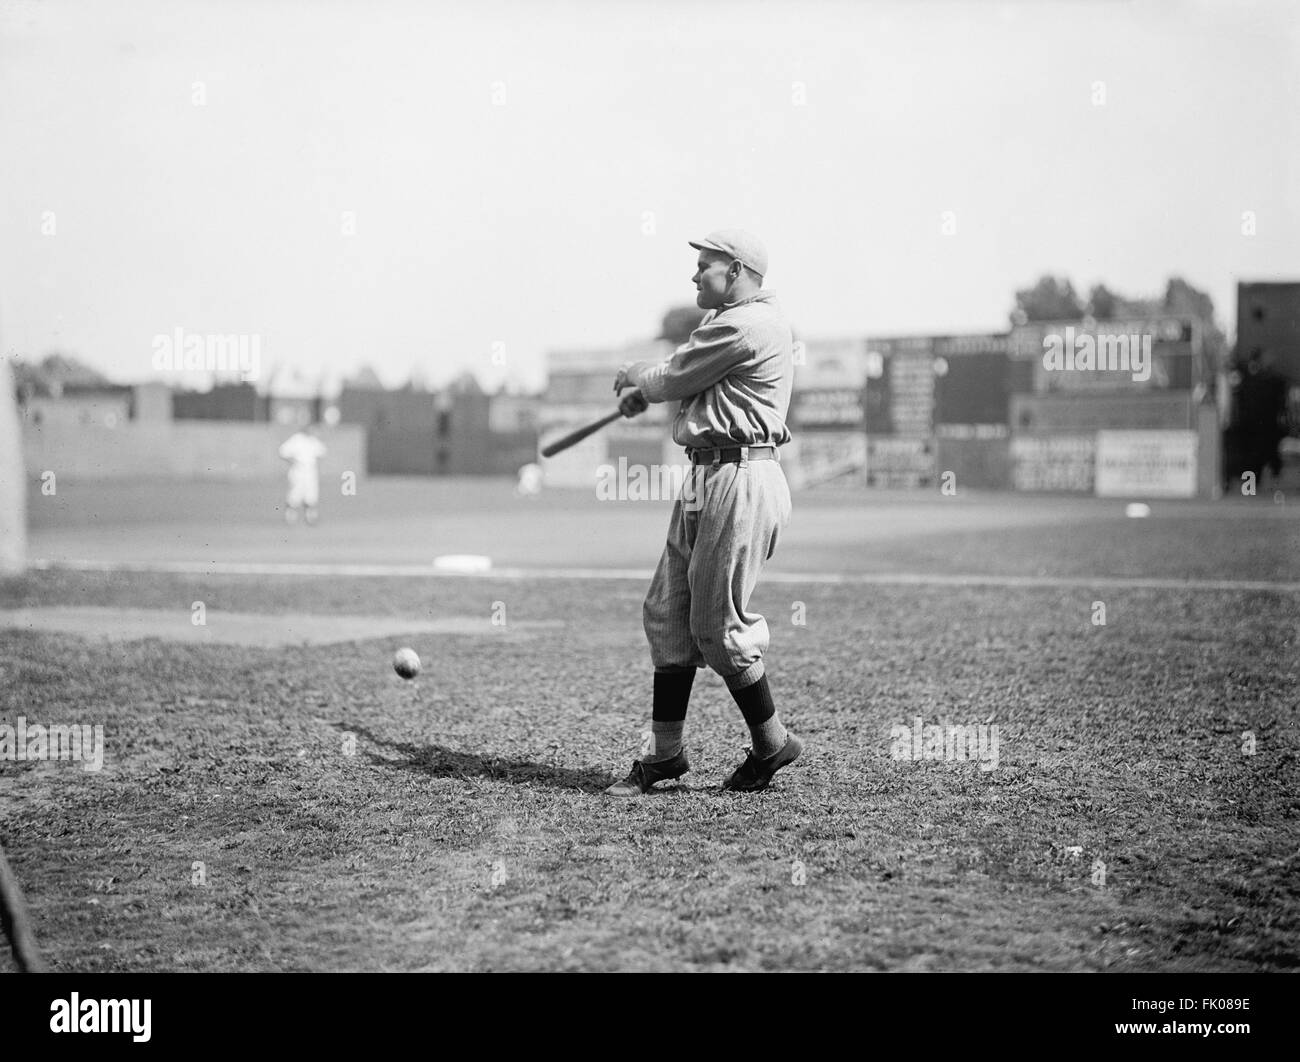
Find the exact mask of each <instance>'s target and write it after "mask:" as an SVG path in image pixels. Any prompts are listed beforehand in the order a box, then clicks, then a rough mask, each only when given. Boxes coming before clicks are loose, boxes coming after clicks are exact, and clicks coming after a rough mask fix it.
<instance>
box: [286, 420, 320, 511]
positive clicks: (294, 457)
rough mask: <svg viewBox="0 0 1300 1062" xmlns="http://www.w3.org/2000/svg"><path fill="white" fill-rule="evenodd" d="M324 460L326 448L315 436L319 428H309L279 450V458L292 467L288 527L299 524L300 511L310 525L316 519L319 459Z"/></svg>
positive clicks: (292, 436)
mask: <svg viewBox="0 0 1300 1062" xmlns="http://www.w3.org/2000/svg"><path fill="white" fill-rule="evenodd" d="M324 456H325V444H324V443H323V442H321V441H320V439H319V438H317V436H316V425H315V424H308V425H307V427H305V428H303V430H302V431H300V432H297V433H295V434H294V435H291V436H290V437H289V438H288V439H286V440H285V441H284V445H283V446H281V447H280V457H281V458H283V459H284V460H285V461H287V462H288V463H289V494H288V496H287V498H286V501H287V504H286V506H285V510H284V519H285V521H286V522H287V523H290V524H296V523H297V522H298V510H299V509H301V510H303V517H304V519H305V520H306V521H307V523H308V524H314V523H315V522H316V518H317V515H318V514H317V511H316V506H317V504H318V503H319V501H320V469H319V467H318V466H319V463H320V459H321V458H322V457H324Z"/></svg>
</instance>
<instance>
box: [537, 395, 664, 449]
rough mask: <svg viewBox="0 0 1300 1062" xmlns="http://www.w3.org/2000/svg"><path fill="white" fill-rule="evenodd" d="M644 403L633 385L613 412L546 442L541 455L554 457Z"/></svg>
mask: <svg viewBox="0 0 1300 1062" xmlns="http://www.w3.org/2000/svg"><path fill="white" fill-rule="evenodd" d="M646 405H647V403H646V400H645V398H644V397H642V395H641V391H640V389H639V388H635V387H634V388H632V390H630V391H629V392H628V393H627V394H625V395H623V396H622V397H621V398H620V399H619V400H618V409H616V410H614V412H613V413H606V414H605V415H604V416H603V417H601V418H600V419H599V420H593V421H592V422H591V423H590V424H586V425H584V426H583V427H581V428H575V429H574V430H573V431H571V432H569V434H568V435H565V436H563V437H561V438H559V439H556V440H555V442H553V443H548V444H547V445H546V446H544V447H543V448H542V456H543V457H554V456H555V455H556V454H558V453H559V452H560V451H561V450H567V449H568V448H569V447H570V446H573V445H574V444H575V443H580V442H582V440H583V439H585V438H586V437H587V436H588V435H592V434H594V433H595V432H598V431H600V429H601V428H603V427H604V426H605V425H606V424H608V423H610V422H611V421H615V420H618V418H619V417H632V416H636V414H637V413H640V412H642V411H644V410H645V408H646ZM638 407H639V408H638ZM625 408H626V409H631V410H635V412H631V413H625V412H624V409H625Z"/></svg>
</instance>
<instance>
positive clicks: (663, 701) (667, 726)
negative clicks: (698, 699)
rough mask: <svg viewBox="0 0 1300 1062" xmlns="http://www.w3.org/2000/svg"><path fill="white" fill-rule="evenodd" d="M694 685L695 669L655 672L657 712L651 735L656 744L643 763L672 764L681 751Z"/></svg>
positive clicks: (654, 715)
mask: <svg viewBox="0 0 1300 1062" xmlns="http://www.w3.org/2000/svg"><path fill="white" fill-rule="evenodd" d="M694 684H695V668H690V669H688V670H686V671H656V672H655V682H654V709H653V711H652V712H651V722H650V732H651V734H653V735H654V744H653V745H652V746H651V749H650V752H649V754H648V755H646V756H644V757H643V759H644V760H645V761H646V762H647V763H655V762H658V761H659V760H671V759H672V758H673V757H674V756H676V755H677V754H678V753H679V752H681V751H682V733H683V732H684V731H685V729H686V706H687V705H688V704H689V703H690V699H691V687H692V686H693V685H694Z"/></svg>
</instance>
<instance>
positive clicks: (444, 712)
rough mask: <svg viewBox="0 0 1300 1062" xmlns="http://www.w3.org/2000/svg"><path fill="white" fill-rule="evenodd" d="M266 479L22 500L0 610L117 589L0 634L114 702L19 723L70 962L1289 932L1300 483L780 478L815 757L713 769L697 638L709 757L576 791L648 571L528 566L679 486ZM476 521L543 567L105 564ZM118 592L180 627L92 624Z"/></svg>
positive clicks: (41, 693) (1269, 948)
mask: <svg viewBox="0 0 1300 1062" xmlns="http://www.w3.org/2000/svg"><path fill="white" fill-rule="evenodd" d="M277 502H278V489H277V487H276V486H275V485H249V486H221V487H212V486H208V487H203V488H195V487H189V488H186V489H181V490H172V489H170V488H169V489H168V490H167V491H165V492H163V491H159V490H158V489H157V488H154V487H151V486H149V485H146V484H140V485H126V486H122V487H119V488H115V489H110V488H107V487H105V486H103V485H96V486H93V487H91V486H85V487H81V486H78V485H75V484H70V485H66V486H65V485H64V484H60V485H59V493H58V495H57V496H56V497H55V498H42V497H40V496H34V497H33V499H32V502H31V522H32V536H31V545H30V553H31V555H32V557H33V558H34V559H41V560H46V561H49V562H50V564H51V566H50V567H49V568H48V569H47V570H35V571H32V572H30V573H29V574H28V575H26V576H24V577H21V578H15V579H10V580H7V581H4V582H3V583H0V609H11V610H12V609H18V608H26V609H30V608H37V607H50V606H78V607H80V608H81V609H83V610H86V609H89V608H99V609H102V610H104V611H103V613H102V616H103V622H104V624H106V628H105V630H102V631H93V630H91V631H87V630H80V631H74V630H67V631H62V632H58V631H53V632H52V631H48V630H44V631H35V630H27V629H22V628H21V627H20V628H19V629H4V630H0V721H4V722H13V720H14V718H15V717H17V716H19V715H23V716H25V717H26V718H27V719H28V720H29V721H32V722H35V721H41V722H50V723H59V722H85V723H98V724H102V725H103V727H104V733H105V747H106V752H105V758H104V766H103V769H102V770H100V771H98V772H91V771H83V770H82V769H80V767H79V766H78V765H75V764H70V763H66V762H54V763H51V762H16V763H13V762H3V761H0V823H3V826H2V827H0V829H2V831H3V832H2V834H0V840H3V842H4V845H5V848H6V850H7V852H8V855H9V858H10V861H11V863H12V864H13V866H14V869H15V870H16V872H17V874H18V875H19V877H20V879H21V880H22V882H23V885H24V888H25V890H26V893H27V898H28V902H29V905H30V907H31V909H32V915H33V921H34V928H35V932H36V935H37V938H38V939H39V941H40V943H41V945H42V948H43V951H44V953H45V955H46V957H47V959H48V960H49V962H50V963H51V965H52V966H53V967H54V968H56V969H60V970H85V971H128V970H146V971H156V970H162V971H170V970H203V971H211V970H507V969H509V970H561V969H573V970H628V969H638V970H640V969H663V970H722V969H725V970H985V969H1011V970H1145V971H1152V970H1226V971H1264V970H1283V969H1293V968H1295V967H1297V966H1298V965H1300V896H1298V895H1297V894H1298V891H1300V886H1297V882H1300V827H1298V824H1297V820H1298V818H1300V815H1298V811H1300V802H1298V801H1297V796H1296V794H1297V792H1300V787H1298V786H1297V783H1298V782H1300V777H1298V774H1300V771H1298V770H1297V759H1296V753H1297V737H1298V734H1297V720H1296V708H1297V693H1296V691H1297V689H1300V664H1298V663H1297V651H1296V649H1297V627H1298V620H1300V592H1297V582H1300V503H1298V504H1292V505H1275V504H1273V503H1272V502H1271V501H1270V500H1266V499H1262V498H1261V499H1237V500H1235V501H1225V502H1222V503H1218V504H1214V505H1211V504H1208V503H1204V504H1202V503H1152V508H1153V513H1152V516H1151V517H1150V518H1149V519H1146V520H1129V519H1126V518H1125V517H1124V515H1123V505H1122V503H1116V502H1113V501H1101V500H1096V499H1060V498H1030V497H1021V496H1006V495H988V496H983V497H981V496H971V497H966V496H963V497H958V498H950V499H941V498H938V497H918V496H914V495H861V494H852V493H848V492H834V493H810V494H807V495H804V496H801V497H796V501H795V521H794V524H793V525H792V527H791V530H790V533H789V536H788V538H787V539H786V540H785V542H783V544H782V548H781V553H780V555H779V557H778V563H774V565H773V568H772V575H773V578H772V579H771V580H769V581H768V582H766V583H764V584H763V585H761V586H760V589H759V592H758V594H757V595H756V598H755V601H754V605H755V607H756V608H757V609H758V610H759V611H761V612H763V613H764V614H765V615H767V617H768V619H769V622H770V623H771V626H772V630H773V639H772V648H771V650H770V653H769V663H770V668H771V673H772V683H773V690H774V693H775V695H776V697H777V699H778V704H779V707H780V709H781V711H782V714H783V716H784V717H785V719H786V721H787V722H788V723H789V724H790V725H791V727H792V728H793V729H795V730H797V731H798V732H799V733H800V734H801V735H802V736H803V737H804V738H805V740H806V743H807V746H808V752H807V753H806V754H805V757H804V759H802V760H801V761H800V762H799V763H798V764H797V765H795V766H793V767H791V768H789V769H788V770H787V771H785V772H782V774H781V775H779V776H778V778H777V781H776V783H775V784H774V785H773V786H772V788H771V789H770V790H769V791H767V792H766V793H763V794H759V795H756V796H745V795H738V794H729V793H724V792H722V791H720V790H719V789H718V788H717V786H718V782H719V781H720V779H721V778H722V776H723V775H724V774H725V773H726V771H727V770H729V769H730V768H731V767H732V766H734V765H735V764H736V763H737V762H739V760H740V759H741V758H742V756H743V751H742V747H743V745H744V744H746V742H747V735H746V732H745V729H744V727H743V724H742V722H741V720H740V717H739V713H738V712H737V710H736V709H735V707H734V706H733V705H732V703H731V701H730V698H729V696H728V694H727V692H726V689H725V687H724V686H723V685H722V683H721V680H720V679H718V678H717V677H716V676H713V675H712V674H711V673H707V672H705V673H702V674H701V677H700V680H699V681H697V683H696V693H695V696H694V698H693V701H692V710H691V715H690V718H689V720H688V724H687V736H686V741H687V747H688V749H689V750H690V754H691V760H692V765H693V770H692V773H691V774H689V775H687V776H686V777H685V778H684V779H683V784H676V785H668V786H665V787H664V790H663V792H661V793H658V794H655V795H652V796H649V797H647V798H645V799H642V800H640V801H635V802H631V803H614V802H610V801H608V800H607V799H605V798H603V797H602V795H601V793H600V790H601V789H602V788H603V786H604V785H605V784H607V783H608V781H609V778H610V775H611V773H613V772H615V771H617V772H618V773H619V774H620V775H621V774H622V773H624V772H625V771H626V769H627V766H628V764H629V762H630V760H631V759H632V758H633V757H634V756H635V755H636V752H637V746H638V744H639V735H640V732H641V731H642V730H643V729H645V728H646V727H647V726H648V716H649V688H650V678H649V673H648V660H647V652H646V648H645V644H644V637H643V635H642V633H641V628H640V606H641V599H642V595H643V593H644V590H645V580H644V579H641V578H638V577H630V578H594V577H593V578H570V577H555V573H554V572H551V573H549V574H548V573H547V572H545V571H544V569H547V568H555V567H568V568H620V569H622V568H632V569H637V570H640V569H644V570H645V571H646V572H648V571H649V569H650V568H652V567H653V564H654V562H655V561H656V560H657V557H658V552H659V549H660V547H661V545H662V538H663V533H664V529H665V526H666V522H667V514H668V506H667V504H664V503H633V502H627V503H607V504H598V503H596V502H595V501H594V500H592V499H591V498H589V497H586V496H583V495H580V494H578V493H576V492H558V493H552V494H549V495H545V496H543V497H542V498H539V499H537V500H535V501H523V500H518V499H514V498H513V497H512V496H511V494H510V488H509V484H506V483H503V482H500V481H482V482H461V483H451V484H449V483H445V482H444V483H430V482H427V481H425V482H401V481H379V480H376V481H370V482H368V483H366V484H363V487H362V490H361V491H360V492H359V494H358V496H357V497H356V498H350V499H333V500H332V502H331V501H327V503H326V504H325V506H324V507H323V520H322V524H321V526H320V527H318V528H314V529H310V530H309V529H306V528H286V527H284V526H283V525H281V524H279V523H278V522H277V514H276V511H275V506H276V504H277ZM181 514H183V515H181ZM459 552H473V553H482V554H489V555H491V556H492V558H493V560H494V562H495V563H496V564H498V565H499V566H502V567H514V568H535V569H538V571H537V572H536V574H535V576H530V575H528V574H527V573H519V572H515V573H512V574H510V575H509V576H508V577H507V576H501V575H488V576H484V577H474V578H468V577H447V576H434V575H432V574H430V575H429V576H427V577H418V576H406V577H397V576H389V577H383V576H374V577H368V578H358V577H346V576H330V575H319V576H304V575H291V574H285V575H239V574H221V575H205V574H200V573H198V572H194V573H188V574H180V573H158V572H147V571H120V570H110V569H111V566H112V565H114V564H121V563H124V562H130V563H135V564H146V563H151V562H169V561H170V562H194V563H195V564H202V563H205V562H212V561H220V562H222V563H226V564H230V565H233V566H235V568H234V569H232V570H237V566H238V564H240V563H247V562H281V563H285V564H293V563H298V562H310V563H317V564H345V563H375V564H381V563H388V564H411V565H414V564H421V563H428V562H430V561H431V560H432V558H433V557H434V556H436V555H439V554H444V553H459ZM73 561H80V562H84V567H85V569H86V570H80V569H77V570H69V569H66V568H60V567H59V564H60V563H66V562H73ZM95 566H99V567H102V568H103V569H104V570H94V568H95ZM827 573H842V574H843V575H845V576H848V577H850V578H848V579H845V580H841V581H834V580H831V579H829V578H827V577H826V576H827ZM908 575H924V576H927V577H932V578H938V577H944V576H951V577H952V579H951V581H950V582H946V583H945V582H942V581H936V582H933V583H931V584H923V585H909V584H907V583H906V581H905V577H906V576H908ZM854 576H858V577H861V578H862V579H864V580H870V579H874V578H876V577H879V578H878V579H877V580H876V581H874V582H873V581H858V582H854V581H852V577H854ZM964 576H980V577H982V579H981V581H975V582H971V583H969V584H966V583H963V581H962V579H961V578H960V577H964ZM1026 576H1035V577H1043V579H1044V582H1043V583H1042V584H1041V585H1033V584H1028V585H1027V584H1025V583H1023V582H1022V581H1020V580H1021V579H1022V577H1026ZM895 579H896V580H897V581H891V580H895ZM1160 580H1175V581H1177V580H1192V582H1189V583H1188V584H1187V585H1185V586H1175V585H1166V584H1164V583H1160V582H1159V581H1160ZM1197 580H1200V581H1201V582H1197ZM1209 580H1214V581H1216V582H1214V583H1213V584H1210V583H1208V582H1205V581H1209ZM1152 581H1155V582H1152ZM1233 581H1240V582H1238V583H1234V582H1233ZM1270 587H1271V588H1270ZM196 601H202V602H203V603H204V609H205V611H206V625H207V626H208V627H209V628H213V629H214V630H215V629H218V628H220V627H221V626H222V624H223V623H224V622H226V621H225V620H223V617H232V619H230V621H229V623H230V624H232V625H237V624H239V623H244V624H250V622H251V621H250V620H249V619H248V616H249V615H250V614H262V615H270V616H281V617H286V616H289V615H294V616H302V615H316V616H322V617H331V618H335V619H338V618H340V617H358V618H359V620H358V622H360V623H362V625H363V629H364V623H365V622H366V619H367V618H373V621H374V622H375V623H378V621H379V620H380V619H381V618H385V619H388V620H392V619H394V618H396V619H399V620H402V619H404V620H409V621H410V623H411V625H412V630H413V631H414V630H417V629H418V628H419V627H420V625H421V624H427V623H429V622H430V621H435V620H436V621H439V622H440V623H441V626H440V627H439V628H438V630H437V631H436V632H432V633H431V632H429V631H423V632H420V633H413V634H410V635H409V636H395V635H394V634H393V633H392V628H391V627H389V628H385V633H384V634H383V635H382V636H380V637H374V638H368V637H364V636H361V637H359V638H352V639H350V640H346V641H341V642H335V643H332V644H319V643H318V644H291V645H287V646H280V647H276V648H265V647H258V646H256V645H241V644H237V641H238V639H237V638H236V639H235V640H234V641H222V642H217V641H213V642H212V643H210V644H208V643H203V642H202V641H199V642H196V641H194V640H193V638H189V639H188V640H183V636H182V632H185V633H188V634H192V633H193V630H192V628H193V624H192V622H191V616H192V606H193V603H194V602H196ZM1098 602H1100V603H1101V604H1103V605H1104V608H1105V621H1106V622H1105V624H1104V625H1098V624H1096V623H1094V617H1096V616H1098V614H1099V613H1098V611H1097V603H1098ZM127 609H132V610H135V609H152V610H156V611H157V613H158V615H159V617H160V622H161V623H162V625H163V629H164V630H165V629H166V624H167V623H169V622H174V624H175V626H176V629H177V633H176V637H175V638H172V637H169V636H166V635H165V634H164V636H162V637H151V638H147V639H141V640H130V639H127V640H122V639H121V638H114V639H108V638H105V637H103V634H104V633H106V632H107V633H112V631H111V628H112V624H113V616H114V615H115V614H116V612H117V610H127ZM494 615H495V616H496V617H498V618H499V619H504V623H497V624H493V623H492V622H491V617H493V616H494ZM800 620H801V621H802V622H797V621H800ZM186 629H188V631H187V630H186ZM236 633H237V632H236ZM399 644H411V645H413V646H414V647H415V648H416V649H417V651H418V652H419V653H420V655H421V657H422V658H423V660H424V664H425V670H424V672H423V673H422V674H421V676H420V677H419V678H418V679H417V680H416V681H415V682H410V683H407V682H403V681H402V680H400V679H399V678H397V676H396V675H394V674H393V672H392V670H391V668H390V666H389V659H390V657H391V654H392V651H393V649H394V648H396V646H397V645H399ZM917 717H920V718H921V719H922V720H923V722H924V723H926V724H949V723H951V724H961V725H975V724H981V725H986V726H993V725H996V726H997V727H998V735H999V747H998V760H997V766H996V768H995V769H992V770H981V769H980V768H979V765H977V764H974V763H956V762H946V761H943V760H937V761H922V762H913V761H907V760H896V759H894V758H892V756H891V750H892V748H893V745H892V743H891V728H893V727H895V726H898V725H907V726H910V725H911V724H912V722H913V720H914V719H916V718H917ZM1246 734H1249V735H1250V739H1251V740H1253V742H1254V745H1253V754H1250V753H1248V751H1247V749H1248V748H1251V745H1250V742H1249V741H1248V740H1247V739H1246V738H1245V737H1244V736H1243V735H1246ZM196 864H201V865H202V867H201V870H202V880H201V882H200V878H199V869H198V868H196ZM3 961H7V959H6V960H0V962H3Z"/></svg>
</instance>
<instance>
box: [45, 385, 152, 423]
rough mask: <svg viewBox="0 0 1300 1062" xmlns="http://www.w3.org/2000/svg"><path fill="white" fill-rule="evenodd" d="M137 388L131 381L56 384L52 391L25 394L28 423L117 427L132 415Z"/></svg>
mask: <svg viewBox="0 0 1300 1062" xmlns="http://www.w3.org/2000/svg"><path fill="white" fill-rule="evenodd" d="M134 406H135V399H134V389H133V388H132V387H131V386H130V385H129V384H66V385H55V386H54V387H52V388H50V390H49V393H44V394H43V393H31V392H29V393H27V394H25V395H23V396H22V410H23V419H24V420H25V421H26V422H27V423H28V424H36V425H44V426H53V425H60V426H64V425H73V426H81V427H90V426H94V427H100V428H116V427H117V426H118V425H120V424H125V423H127V422H128V421H129V420H131V418H132V414H133V410H134Z"/></svg>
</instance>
